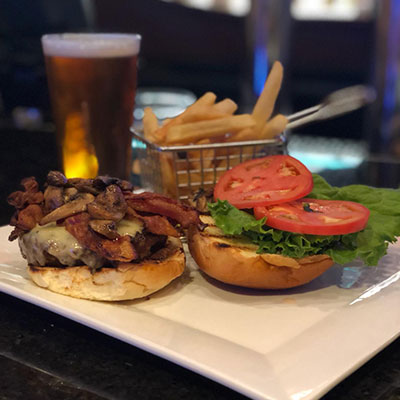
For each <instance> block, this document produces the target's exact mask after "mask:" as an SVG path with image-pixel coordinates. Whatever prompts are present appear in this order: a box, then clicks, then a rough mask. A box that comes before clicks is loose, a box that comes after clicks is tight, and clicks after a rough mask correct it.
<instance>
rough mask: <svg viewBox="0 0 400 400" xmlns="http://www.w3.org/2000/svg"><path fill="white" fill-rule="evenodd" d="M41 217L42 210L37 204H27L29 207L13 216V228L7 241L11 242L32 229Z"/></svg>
mask: <svg viewBox="0 0 400 400" xmlns="http://www.w3.org/2000/svg"><path fill="white" fill-rule="evenodd" d="M42 217H43V212H42V208H41V207H40V206H39V205H37V204H29V206H27V207H25V208H24V209H23V210H20V211H19V212H18V214H17V215H15V214H14V215H13V217H12V224H13V225H15V228H14V229H13V231H12V232H11V234H10V236H9V237H8V240H10V241H13V240H15V239H17V238H18V237H19V236H21V235H23V234H24V233H26V232H28V231H30V230H31V229H33V228H34V227H35V226H36V224H37V223H38V222H39V221H40V220H41V219H42Z"/></svg>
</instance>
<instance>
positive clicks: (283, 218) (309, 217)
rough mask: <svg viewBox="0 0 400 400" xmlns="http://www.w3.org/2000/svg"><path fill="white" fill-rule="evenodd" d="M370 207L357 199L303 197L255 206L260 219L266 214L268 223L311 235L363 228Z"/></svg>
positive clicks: (273, 226) (257, 216) (355, 230)
mask: <svg viewBox="0 0 400 400" xmlns="http://www.w3.org/2000/svg"><path fill="white" fill-rule="evenodd" d="M369 214H370V212H369V210H368V208H367V207H364V206H363V205H362V204H359V203H355V202H353V201H343V200H341V201H339V200H318V199H308V198H307V199H300V200H294V201H291V202H289V203H284V204H278V205H275V206H268V207H255V208H254V215H255V217H256V218H257V219H261V218H264V217H266V218H267V221H268V222H267V223H268V226H270V227H271V228H276V229H282V230H283V231H289V232H295V233H308V234H310V235H343V234H347V233H353V232H358V231H361V230H362V229H364V228H365V226H366V225H367V222H368V217H369Z"/></svg>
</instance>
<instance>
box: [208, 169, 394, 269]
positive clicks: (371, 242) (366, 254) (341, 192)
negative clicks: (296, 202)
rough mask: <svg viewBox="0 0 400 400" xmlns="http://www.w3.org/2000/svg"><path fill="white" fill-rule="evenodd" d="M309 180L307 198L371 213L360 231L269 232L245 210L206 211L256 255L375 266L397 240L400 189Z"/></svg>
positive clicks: (220, 206)
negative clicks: (312, 257)
mask: <svg viewBox="0 0 400 400" xmlns="http://www.w3.org/2000/svg"><path fill="white" fill-rule="evenodd" d="M313 179H314V188H313V191H312V193H310V194H309V195H308V197H310V198H317V199H332V200H347V201H355V202H358V203H361V204H363V205H364V206H366V207H367V208H369V210H370V212H371V214H370V218H369V220H368V224H367V226H366V227H365V229H364V230H362V231H361V232H357V233H352V234H348V235H333V236H325V235H302V234H296V233H291V232H284V231H280V230H277V229H272V228H270V227H268V226H267V225H265V223H267V221H266V219H265V218H264V219H262V220H256V219H255V218H254V216H253V215H252V214H251V213H250V212H247V211H242V210H238V209H237V208H236V207H234V206H232V205H231V204H229V203H228V202H227V201H218V202H217V203H211V204H209V205H208V207H209V210H210V212H211V216H212V217H213V218H214V220H215V223H216V225H217V226H218V227H219V228H220V229H222V231H223V232H224V234H226V235H228V236H243V237H245V238H247V239H250V240H251V241H252V242H253V243H255V244H256V245H257V246H258V252H259V253H271V254H282V255H284V256H288V257H293V258H302V257H305V256H309V255H315V254H328V255H329V256H331V257H332V259H333V260H334V261H335V262H336V263H338V264H346V263H348V262H350V261H352V260H354V259H356V258H360V259H361V260H363V261H364V263H365V264H366V265H376V264H377V263H378V261H379V259H380V258H381V257H382V256H384V255H385V254H386V250H387V247H388V244H389V243H391V242H395V241H396V236H400V190H393V189H375V188H371V187H368V186H363V185H350V186H344V187H342V188H337V187H332V186H330V185H329V184H328V183H327V182H326V181H325V180H324V179H323V178H322V177H320V176H319V175H316V174H315V175H314V176H313Z"/></svg>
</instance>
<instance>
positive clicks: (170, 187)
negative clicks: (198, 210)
mask: <svg viewBox="0 0 400 400" xmlns="http://www.w3.org/2000/svg"><path fill="white" fill-rule="evenodd" d="M160 165H161V173H162V182H163V188H164V192H165V193H166V194H168V195H169V196H172V197H176V195H177V193H176V183H175V172H174V167H173V165H172V157H171V156H170V155H169V154H160Z"/></svg>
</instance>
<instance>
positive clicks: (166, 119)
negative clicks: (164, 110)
mask: <svg viewBox="0 0 400 400" xmlns="http://www.w3.org/2000/svg"><path fill="white" fill-rule="evenodd" d="M171 121H172V118H165V119H163V121H162V122H161V125H162V126H164V125H166V124H168V123H170V122H171Z"/></svg>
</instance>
